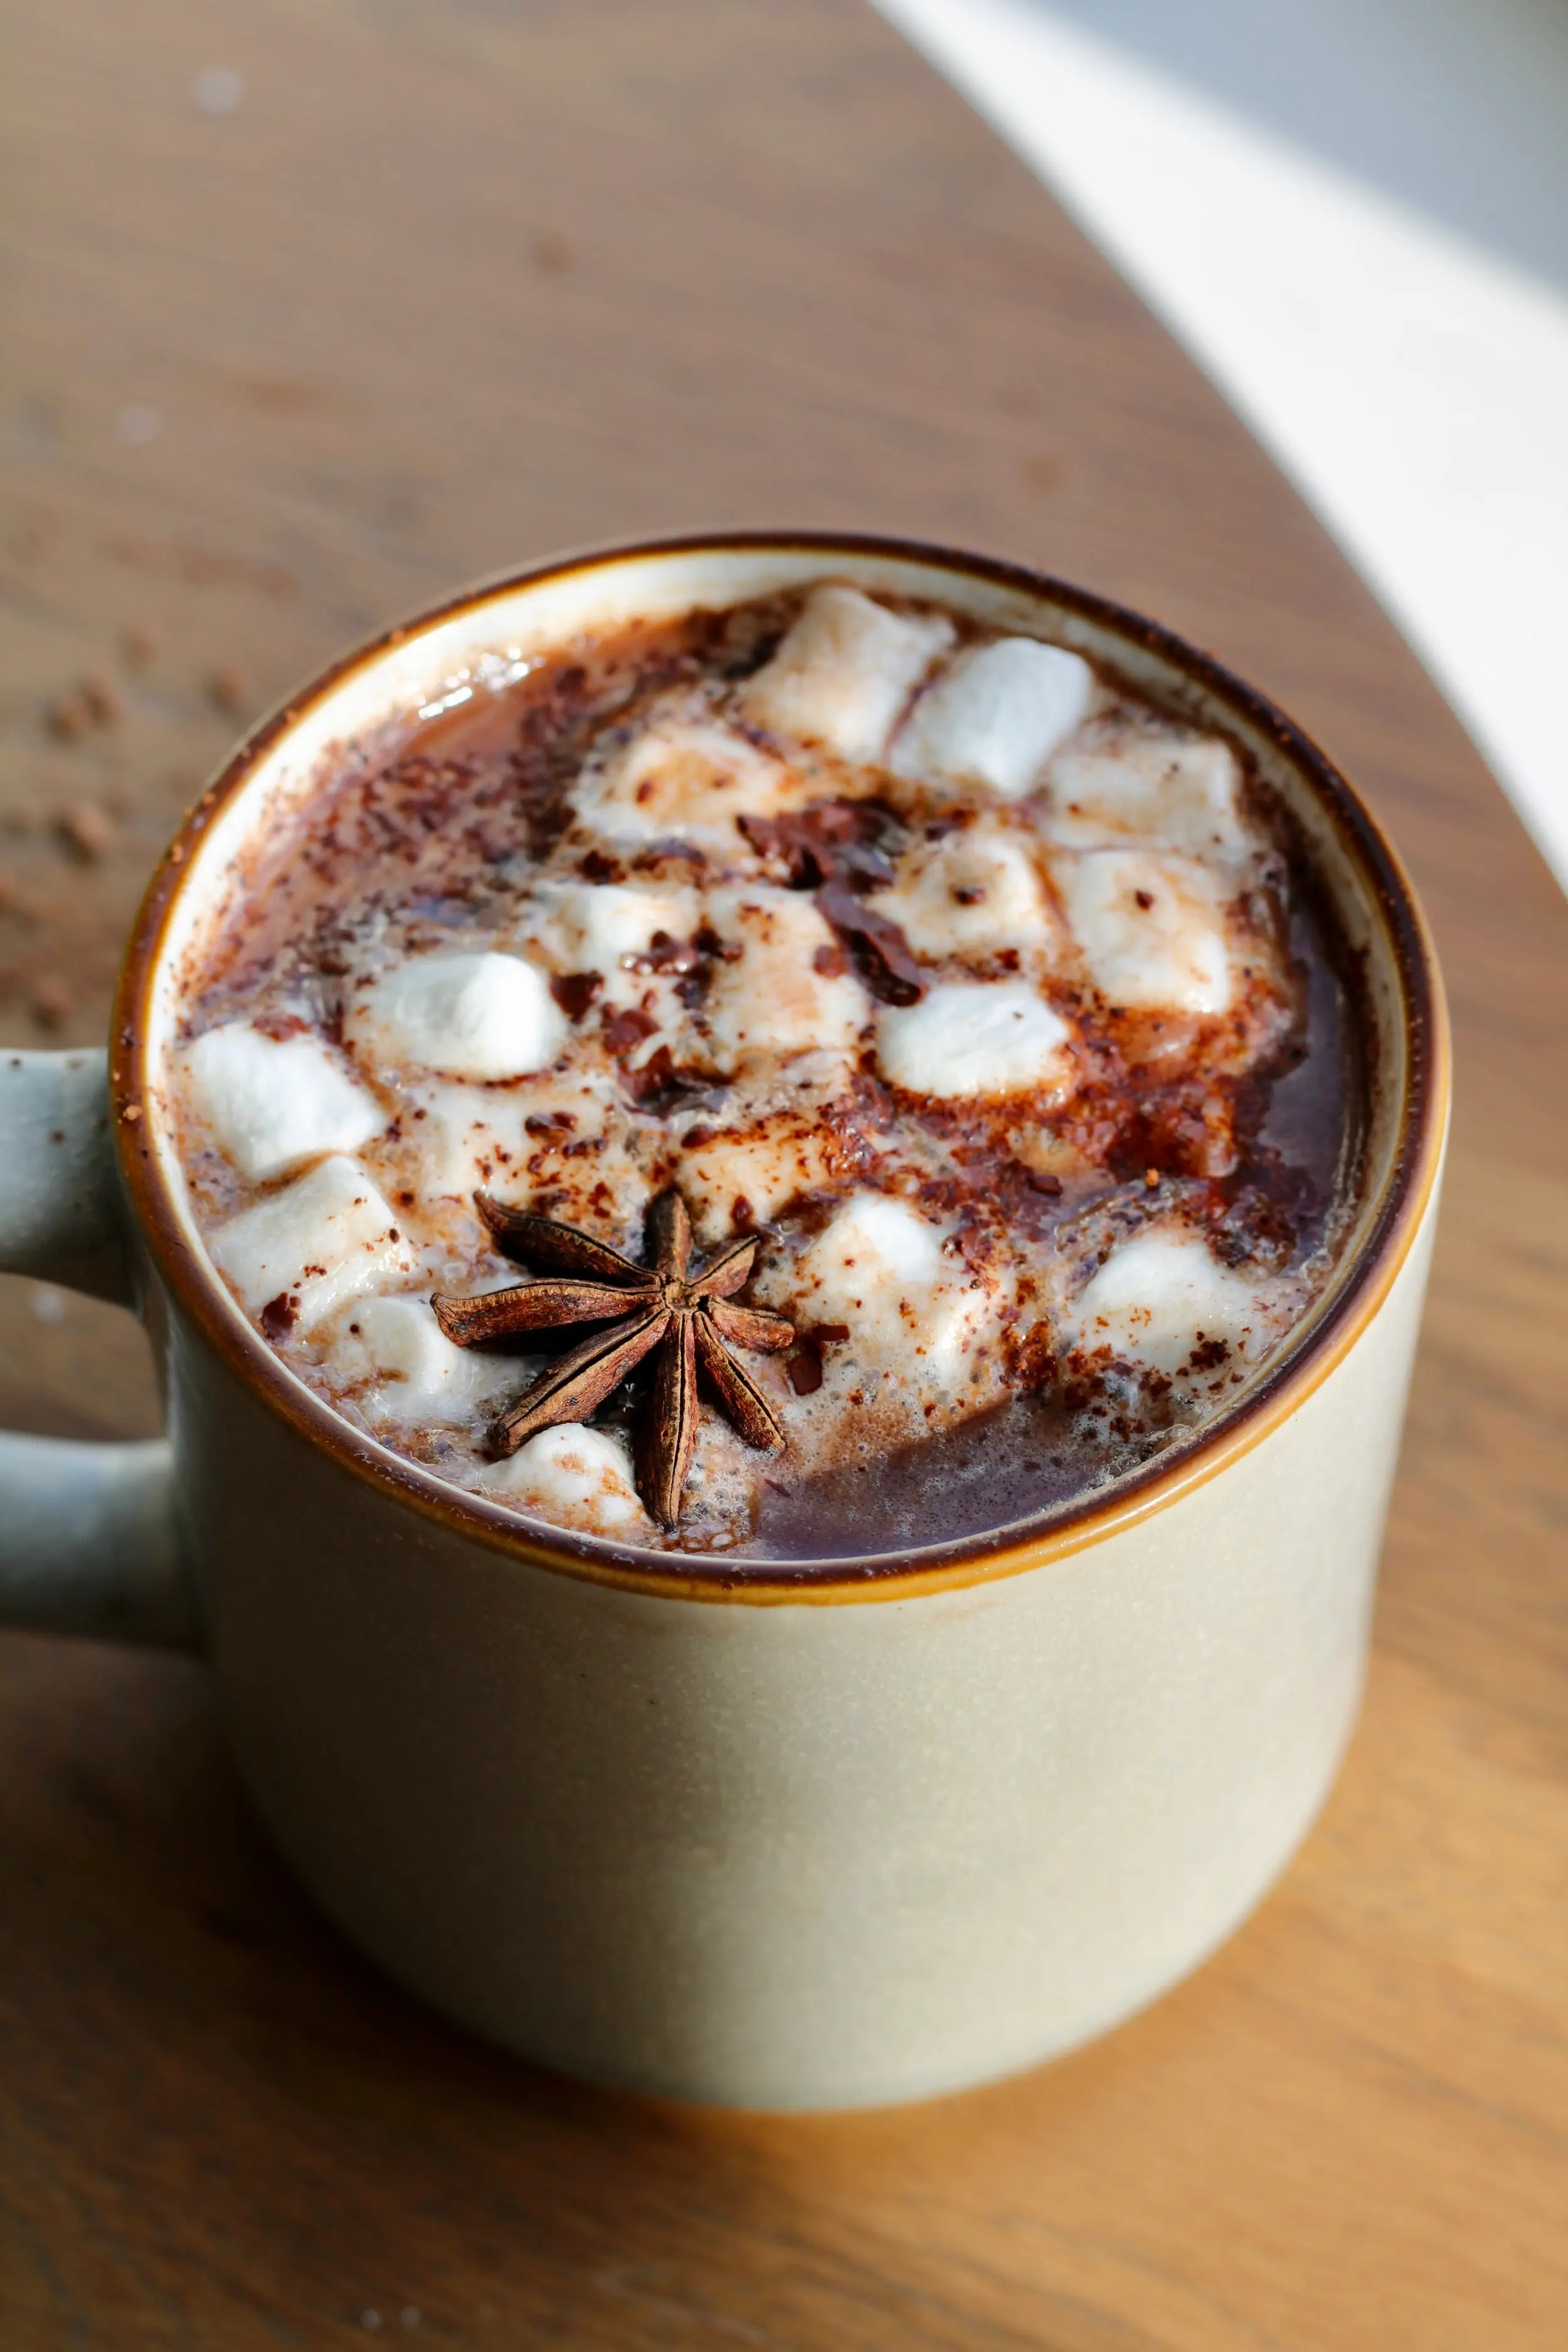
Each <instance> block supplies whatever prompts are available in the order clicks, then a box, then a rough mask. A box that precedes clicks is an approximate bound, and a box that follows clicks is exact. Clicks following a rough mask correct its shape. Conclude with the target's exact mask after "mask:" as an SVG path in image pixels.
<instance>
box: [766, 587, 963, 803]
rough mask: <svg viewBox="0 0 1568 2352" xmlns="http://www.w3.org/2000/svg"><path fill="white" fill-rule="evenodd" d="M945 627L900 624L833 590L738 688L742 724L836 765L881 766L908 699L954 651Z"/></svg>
mask: <svg viewBox="0 0 1568 2352" xmlns="http://www.w3.org/2000/svg"><path fill="white" fill-rule="evenodd" d="M952 635H953V631H952V622H951V621H948V620H945V619H943V618H941V617H940V616H938V617H934V618H922V619H919V620H916V619H907V618H905V617H904V616H903V615H902V614H898V613H890V612H889V610H888V609H887V607H886V605H884V604H875V603H873V601H872V599H871V598H870V597H869V596H863V595H862V594H861V593H860V591H859V589H858V588H847V587H845V586H843V585H842V584H841V583H837V582H830V583H828V584H827V585H826V586H825V587H821V588H816V589H814V590H813V591H812V593H811V594H810V596H808V597H807V599H806V602H805V607H804V609H803V610H802V612H801V614H800V617H799V619H798V620H797V621H796V622H795V626H794V627H793V628H792V629H791V630H790V631H789V633H788V635H786V636H785V637H784V641H783V643H782V644H781V645H780V646H779V647H778V650H777V652H776V653H775V654H774V655H773V659H772V660H771V661H770V662H768V663H767V664H766V666H765V667H763V668H762V669H760V670H758V671H757V673H756V675H755V676H754V677H752V678H749V679H748V680H747V682H746V684H745V686H744V687H743V688H742V690H741V702H742V707H743V709H745V711H746V712H747V714H748V716H749V717H751V718H752V719H756V720H758V721H759V722H760V724H761V725H763V727H767V728H771V729H772V730H773V731H774V732H775V733H777V734H780V735H795V736H798V737H799V738H800V739H801V740H803V741H805V742H808V743H823V744H826V747H827V749H828V750H829V751H837V754H838V756H839V758H840V759H843V760H849V761H860V762H864V761H879V760H881V759H882V758H883V757H884V756H885V754H886V751H887V747H888V738H889V735H890V734H891V732H892V730H893V728H894V727H895V725H896V724H897V722H898V720H899V718H900V715H901V713H902V711H903V709H904V705H905V704H906V703H907V702H908V700H909V698H910V695H911V694H912V693H913V691H914V689H915V688H916V687H917V686H918V685H919V683H920V681H921V678H922V677H924V675H925V673H926V671H927V670H928V669H929V668H930V667H931V663H932V662H933V661H934V660H935V659H936V658H937V656H938V655H939V654H941V653H942V652H944V651H945V650H946V648H947V647H948V646H950V645H951V644H952Z"/></svg>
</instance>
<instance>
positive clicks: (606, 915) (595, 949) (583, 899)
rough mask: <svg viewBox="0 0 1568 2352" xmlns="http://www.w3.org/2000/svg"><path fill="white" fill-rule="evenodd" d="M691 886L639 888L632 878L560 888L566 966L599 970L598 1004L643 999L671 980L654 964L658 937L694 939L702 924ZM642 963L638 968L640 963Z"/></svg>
mask: <svg viewBox="0 0 1568 2352" xmlns="http://www.w3.org/2000/svg"><path fill="white" fill-rule="evenodd" d="M697 909H698V899H697V895H696V893H695V892H694V891H691V890H679V889H675V890H639V889H636V888H634V887H630V886H629V885H627V884H626V883H616V882H597V883H595V882H578V883H574V884H571V885H569V886H568V887H566V888H564V889H563V890H562V891H561V892H560V893H559V896H558V898H557V901H556V905H555V908H554V916H553V922H552V929H553V931H554V933H555V935H556V938H557V940H559V951H560V955H561V961H562V965H563V970H565V971H596V972H597V973H598V974H599V977H600V980H601V982H602V983H603V984H602V986H601V987H600V989H599V992H598V993H597V995H596V996H595V1000H594V1001H595V1003H596V1004H609V1005H628V1004H640V1003H641V1002H642V1000H643V998H644V997H645V996H647V994H648V993H649V992H650V990H655V989H657V991H658V993H659V994H663V993H664V992H667V991H668V989H669V988H670V986H671V982H669V981H668V980H667V979H657V978H656V977H655V976H654V975H652V974H650V972H649V970H648V958H649V956H650V954H652V953H653V952H654V950H655V942H656V941H658V942H659V944H660V945H667V944H669V943H671V942H674V941H676V940H688V939H689V938H690V936H691V934H692V932H693V931H694V930H695V929H696V928H697V923H698V919H699V918H698V911H697ZM639 963H640V964H641V966H642V969H641V970H640V971H639V970H638V969H637V966H638V964H639Z"/></svg>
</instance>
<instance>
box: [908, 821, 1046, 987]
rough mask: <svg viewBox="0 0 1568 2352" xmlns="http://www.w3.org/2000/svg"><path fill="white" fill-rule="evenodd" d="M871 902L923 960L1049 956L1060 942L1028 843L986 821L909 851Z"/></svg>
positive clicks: (1024, 839) (1015, 834)
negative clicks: (1019, 953)
mask: <svg viewBox="0 0 1568 2352" xmlns="http://www.w3.org/2000/svg"><path fill="white" fill-rule="evenodd" d="M871 903H872V905H873V907H874V908H875V909H876V911H877V913H878V914H879V915H886V916H889V917H890V919H892V920H893V921H894V922H895V923H897V924H898V926H899V928H900V930H901V931H902V932H903V935H904V937H905V939H906V940H908V941H909V943H910V947H911V948H912V949H913V950H914V951H915V953H916V954H917V955H921V956H932V957H936V956H965V955H969V956H992V955H994V954H996V953H997V952H998V950H1002V949H1004V948H1018V949H1023V950H1028V951H1029V952H1031V953H1034V954H1039V955H1044V956H1047V957H1050V956H1051V954H1052V951H1053V950H1054V948H1055V945H1056V943H1057V941H1058V938H1059V931H1060V927H1059V925H1058V921H1057V919H1056V917H1055V915H1054V914H1053V912H1052V910H1051V908H1050V906H1049V904H1048V902H1047V898H1046V893H1045V889H1044V887H1043V886H1042V884H1041V881H1040V876H1039V870H1038V868H1037V866H1036V864H1035V860H1034V857H1033V856H1032V854H1031V850H1030V845H1029V843H1028V841H1027V839H1026V837H1025V836H1024V835H1020V834H1017V833H1015V832H1013V831H1011V830H1009V829H1008V828H1006V827H1004V826H1002V825H999V824H994V823H987V822H986V821H985V820H984V819H982V820H981V821H980V822H979V823H978V824H972V825H966V826H965V827H963V830H962V831H960V832H956V833H950V834H948V835H944V836H943V837H942V839H940V840H937V841H921V842H917V843H916V844H915V845H914V847H913V848H912V849H907V850H906V851H905V852H904V854H903V856H901V857H900V859H899V862H898V865H897V866H896V867H895V868H894V872H893V880H892V885H891V887H889V888H888V889H884V890H879V891H878V893H877V894H876V897H875V898H874V899H873V900H872V902H871Z"/></svg>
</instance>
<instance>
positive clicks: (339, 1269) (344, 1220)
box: [211, 1154, 417, 1332]
mask: <svg viewBox="0 0 1568 2352" xmlns="http://www.w3.org/2000/svg"><path fill="white" fill-rule="evenodd" d="M211 1248H212V1255H213V1261H214V1263H215V1265H216V1267H217V1270H218V1272H219V1273H220V1274H221V1275H222V1276H224V1277H225V1279H226V1281H227V1282H228V1283H229V1284H230V1286H232V1287H233V1288H234V1289H235V1290H236V1291H237V1293H238V1294H239V1299H240V1304H241V1305H242V1306H243V1307H246V1308H247V1311H248V1312H249V1313H250V1314H252V1315H259V1314H260V1312H261V1310H262V1308H263V1307H266V1306H268V1305H269V1304H270V1302H271V1301H272V1300H273V1299H276V1298H285V1299H287V1300H288V1301H289V1320H288V1321H287V1323H286V1328H291V1329H294V1330H298V1331H300V1332H305V1331H308V1330H310V1328H312V1326H313V1325H315V1324H317V1323H320V1322H321V1320H322V1319H323V1318H324V1317H326V1316H328V1315H330V1314H331V1312H332V1310H333V1308H334V1307H341V1306H342V1304H343V1302H344V1301H345V1300H346V1299H350V1298H355V1297H359V1296H360V1294H361V1293H362V1292H363V1291H366V1290H378V1289H384V1288H385V1286H386V1285H387V1284H388V1283H389V1282H391V1281H392V1280H393V1279H395V1276H398V1275H407V1274H412V1273H413V1271H414V1268H415V1265H416V1263H417V1261H416V1255H415V1252H414V1250H413V1248H412V1246H411V1244H410V1243H409V1242H408V1239H407V1237H406V1235H405V1234H403V1233H402V1232H401V1231H400V1229H399V1227H398V1223H397V1220H396V1218H395V1216H394V1214H393V1212H392V1208H391V1206H390V1204H389V1203H388V1202H386V1201H384V1199H383V1198H382V1196H381V1194H380V1193H379V1192H377V1191H376V1189H375V1186H374V1184H373V1183H372V1182H371V1181H370V1178H369V1177H368V1176H367V1175H366V1174H365V1173H364V1171H363V1169H361V1168H359V1167H358V1166H356V1164H355V1163H354V1161H353V1160H349V1159H345V1158H344V1157H342V1155H341V1154H340V1155H337V1156H335V1157H334V1158H332V1159H331V1160H322V1161H321V1164H320V1166H319V1167H316V1168H312V1169H311V1171H310V1174H309V1175H308V1176H297V1177H296V1178H295V1179H294V1181H293V1182H292V1183H291V1184H288V1185H285V1186H284V1188H283V1190H282V1191H281V1192H272V1193H269V1194H268V1197H267V1198H266V1200H264V1201H258V1202H257V1203H256V1206H255V1207H254V1208H251V1209H246V1210H243V1211H242V1212H241V1213H240V1214H239V1215H238V1216H237V1217H231V1218H230V1220H229V1222H228V1223H227V1224H226V1225H220V1226H219V1227H218V1229H217V1231H216V1233H215V1234H213V1236H212V1242H211Z"/></svg>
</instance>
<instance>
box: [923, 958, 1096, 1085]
mask: <svg viewBox="0 0 1568 2352" xmlns="http://www.w3.org/2000/svg"><path fill="white" fill-rule="evenodd" d="M1071 1036H1072V1033H1071V1031H1070V1030H1069V1029H1068V1025H1067V1023H1066V1022H1065V1021H1064V1020H1063V1019H1062V1018H1061V1016H1060V1014H1059V1013H1053V1011H1052V1010H1051V1008H1050V1006H1049V1005H1048V1004H1047V1003H1045V1002H1044V1000H1043V999H1042V998H1040V997H1039V996H1037V994H1036V993H1035V991H1034V990H1033V989H1032V988H1027V987H1025V986H1024V985H1023V984H1022V983H1021V982H1019V983H1015V982H1005V983H1002V984H994V985H992V986H986V985H985V984H984V982H968V981H952V982H948V983H946V984H945V985H944V986H942V987H941V988H933V989H931V990H928V992H927V993H926V994H925V995H924V996H923V997H922V998H921V1002H920V1003H918V1004H911V1005H910V1006H909V1007H908V1008H907V1009H903V1010H898V1011H892V1012H888V1013H883V1015H882V1019H881V1024H880V1026H879V1030H878V1033H877V1066H878V1068H879V1070H880V1071H881V1073H882V1076H884V1077H885V1078H886V1079H887V1080H888V1081H889V1085H891V1086H895V1087H903V1089H904V1091H905V1092H906V1093H907V1094H913V1095H934V1096H936V1097H938V1099H939V1100H942V1101H949V1102H951V1101H956V1100H957V1099H958V1098H959V1097H963V1096H970V1095H1011V1094H1019V1093H1021V1092H1022V1091H1023V1089H1024V1088H1025V1087H1048V1088H1049V1089H1050V1090H1051V1092H1052V1094H1053V1096H1054V1097H1055V1098H1056V1099H1057V1100H1058V1101H1062V1100H1065V1098H1066V1097H1067V1096H1068V1095H1069V1094H1070V1093H1071V1092H1072V1091H1073V1089H1074V1087H1075V1086H1076V1084H1077V1070H1076V1068H1075V1066H1074V1063H1073V1058H1072V1054H1071V1052H1070V1050H1069V1048H1070V1044H1071Z"/></svg>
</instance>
